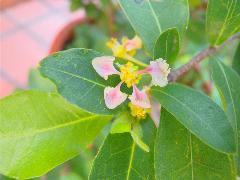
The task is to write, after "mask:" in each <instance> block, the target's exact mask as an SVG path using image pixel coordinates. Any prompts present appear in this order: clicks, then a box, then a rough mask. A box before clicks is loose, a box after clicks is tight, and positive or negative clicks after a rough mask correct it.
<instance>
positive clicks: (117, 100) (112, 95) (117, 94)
mask: <svg viewBox="0 0 240 180" xmlns="http://www.w3.org/2000/svg"><path fill="white" fill-rule="evenodd" d="M121 84H122V83H119V84H118V85H117V86H116V87H115V88H112V87H106V88H105V89H104V100H105V104H106V106H107V107H108V108H109V109H114V108H116V107H117V106H119V105H120V104H121V103H123V102H124V101H125V100H126V99H127V94H125V93H122V92H121V91H120V87H121Z"/></svg>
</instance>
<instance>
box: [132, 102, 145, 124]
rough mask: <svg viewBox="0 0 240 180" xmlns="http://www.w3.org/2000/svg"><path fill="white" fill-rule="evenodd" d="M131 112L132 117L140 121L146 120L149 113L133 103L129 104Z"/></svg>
mask: <svg viewBox="0 0 240 180" xmlns="http://www.w3.org/2000/svg"><path fill="white" fill-rule="evenodd" d="M128 106H129V108H130V110H131V115H132V116H133V117H135V118H137V119H138V120H141V119H145V118H146V114H147V111H146V110H145V109H144V108H141V107H139V106H135V105H133V104H132V103H129V104H128Z"/></svg>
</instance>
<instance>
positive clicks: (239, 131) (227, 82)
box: [210, 59, 240, 174]
mask: <svg viewBox="0 0 240 180" xmlns="http://www.w3.org/2000/svg"><path fill="white" fill-rule="evenodd" d="M210 66H211V72H212V78H213V80H214V83H215V84H216V86H217V89H218V91H219V92H220V94H221V95H222V96H223V103H224V109H225V111H226V113H227V116H228V119H229V120H230V122H231V124H232V127H233V128H234V130H235V135H236V144H237V159H238V174H240V157H239V156H240V150H239V147H240V146H239V145H240V84H239V83H240V76H239V75H238V74H237V73H236V72H235V71H234V70H233V69H231V68H230V67H228V66H226V65H224V64H223V63H221V62H220V61H217V60H214V59H211V60H210Z"/></svg>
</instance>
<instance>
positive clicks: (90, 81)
mask: <svg viewBox="0 0 240 180" xmlns="http://www.w3.org/2000/svg"><path fill="white" fill-rule="evenodd" d="M42 68H43V69H50V70H55V71H58V72H61V73H63V74H67V75H69V76H72V77H75V78H78V79H81V80H84V81H88V82H89V83H92V84H95V85H98V86H101V87H103V88H105V87H106V85H104V84H101V83H99V82H96V81H93V80H90V79H87V78H85V77H83V76H79V75H77V74H73V73H71V72H68V71H64V70H61V69H56V68H51V67H46V66H42Z"/></svg>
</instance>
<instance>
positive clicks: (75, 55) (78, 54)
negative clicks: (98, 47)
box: [40, 48, 120, 114]
mask: <svg viewBox="0 0 240 180" xmlns="http://www.w3.org/2000/svg"><path fill="white" fill-rule="evenodd" d="M99 56H102V54H100V53H98V52H96V51H93V50H88V49H77V48H76V49H70V50H66V51H61V52H58V53H55V54H53V55H50V56H48V57H46V58H45V59H43V61H42V62H41V63H40V72H41V73H42V74H43V75H44V76H46V77H48V78H49V79H51V80H52V81H53V82H54V83H55V84H56V86H57V88H58V92H59V93H60V94H61V95H62V96H63V97H64V98H66V99H67V100H68V101H69V102H71V103H73V104H76V105H78V106H79V107H80V108H82V109H85V110H87V111H89V112H93V113H97V114H113V113H114V112H116V111H117V109H116V110H115V111H112V110H109V109H108V108H107V107H106V105H105V102H104V95H103V91H104V88H105V87H106V86H113V87H114V86H116V84H117V83H118V82H119V81H120V80H118V79H116V77H115V76H114V77H110V78H109V79H108V80H107V81H106V80H104V79H103V78H102V77H100V76H99V75H98V74H97V73H96V72H95V70H94V68H93V66H92V59H94V58H95V57H99ZM118 109H119V108H118Z"/></svg>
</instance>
